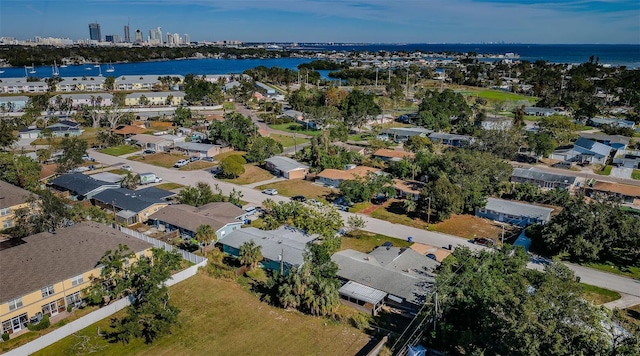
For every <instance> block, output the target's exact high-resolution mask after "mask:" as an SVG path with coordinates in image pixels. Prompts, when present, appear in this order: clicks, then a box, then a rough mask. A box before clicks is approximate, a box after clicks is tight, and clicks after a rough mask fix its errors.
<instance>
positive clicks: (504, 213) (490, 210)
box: [476, 198, 553, 226]
mask: <svg viewBox="0 0 640 356" xmlns="http://www.w3.org/2000/svg"><path fill="white" fill-rule="evenodd" d="M552 212H553V209H552V208H547V207H544V206H539V205H533V204H529V203H523V202H518V201H513V200H505V199H497V198H487V204H486V205H485V207H484V208H478V209H476V216H478V217H481V218H486V219H491V220H495V221H500V222H506V223H508V224H511V225H516V226H528V225H531V224H546V223H547V222H549V220H551V213H552Z"/></svg>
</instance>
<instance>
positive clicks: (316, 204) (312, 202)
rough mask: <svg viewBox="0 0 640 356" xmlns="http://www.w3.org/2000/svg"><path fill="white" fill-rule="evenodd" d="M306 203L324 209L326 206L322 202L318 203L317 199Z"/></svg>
mask: <svg viewBox="0 0 640 356" xmlns="http://www.w3.org/2000/svg"><path fill="white" fill-rule="evenodd" d="M305 203H307V204H309V205H311V206H315V207H318V208H319V207H322V206H323V205H324V204H322V202H319V201H317V200H315V199H309V200H307V201H306V202H305Z"/></svg>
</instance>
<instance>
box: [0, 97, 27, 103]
mask: <svg viewBox="0 0 640 356" xmlns="http://www.w3.org/2000/svg"><path fill="white" fill-rule="evenodd" d="M28 100H29V97H28V96H23V95H17V96H0V103H19V102H27V101H28Z"/></svg>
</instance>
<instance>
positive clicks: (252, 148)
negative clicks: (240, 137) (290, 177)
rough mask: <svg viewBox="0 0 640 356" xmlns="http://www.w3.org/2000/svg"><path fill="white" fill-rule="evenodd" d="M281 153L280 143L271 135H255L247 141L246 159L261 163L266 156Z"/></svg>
mask: <svg viewBox="0 0 640 356" xmlns="http://www.w3.org/2000/svg"><path fill="white" fill-rule="evenodd" d="M280 153H282V144H280V142H278V141H276V140H274V139H272V138H271V137H262V136H255V137H254V138H253V139H252V140H251V142H250V143H249V149H248V150H247V155H246V156H245V157H246V158H247V161H249V162H259V163H263V162H264V161H265V160H266V159H267V158H269V157H272V156H275V155H278V154H280Z"/></svg>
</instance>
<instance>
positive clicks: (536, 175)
mask: <svg viewBox="0 0 640 356" xmlns="http://www.w3.org/2000/svg"><path fill="white" fill-rule="evenodd" d="M511 176H512V177H518V178H526V179H531V180H537V181H543V182H552V183H565V184H571V185H573V184H574V183H575V182H576V177H575V176H566V175H562V174H556V173H550V172H544V171H541V170H538V169H535V168H533V167H530V168H514V169H513V173H511Z"/></svg>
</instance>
